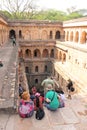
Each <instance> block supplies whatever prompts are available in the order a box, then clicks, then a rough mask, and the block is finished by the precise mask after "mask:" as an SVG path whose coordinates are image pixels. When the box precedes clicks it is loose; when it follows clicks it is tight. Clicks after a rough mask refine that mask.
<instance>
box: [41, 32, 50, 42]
mask: <svg viewBox="0 0 87 130" xmlns="http://www.w3.org/2000/svg"><path fill="white" fill-rule="evenodd" d="M41 37H42V39H43V40H46V39H48V36H47V31H46V30H43V31H42V36H41Z"/></svg>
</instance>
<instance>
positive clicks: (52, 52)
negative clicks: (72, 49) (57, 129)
mask: <svg viewBox="0 0 87 130" xmlns="http://www.w3.org/2000/svg"><path fill="white" fill-rule="evenodd" d="M50 57H51V58H54V49H51V52H50Z"/></svg>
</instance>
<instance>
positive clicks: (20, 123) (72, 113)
mask: <svg viewBox="0 0 87 130" xmlns="http://www.w3.org/2000/svg"><path fill="white" fill-rule="evenodd" d="M86 97H87V95H84V96H83V95H73V96H72V99H71V100H70V99H66V101H65V103H66V106H65V107H64V108H59V109H58V110H57V111H56V112H52V111H49V110H47V109H46V108H44V109H45V117H44V118H43V119H42V120H36V119H35V113H34V115H33V116H32V117H31V118H27V119H22V118H20V117H19V115H18V114H11V113H7V112H0V130H87V98H86Z"/></svg>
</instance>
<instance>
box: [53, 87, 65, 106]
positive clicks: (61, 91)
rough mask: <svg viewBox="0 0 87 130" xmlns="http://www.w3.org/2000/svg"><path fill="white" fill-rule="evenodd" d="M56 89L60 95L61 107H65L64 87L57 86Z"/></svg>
mask: <svg viewBox="0 0 87 130" xmlns="http://www.w3.org/2000/svg"><path fill="white" fill-rule="evenodd" d="M55 91H56V92H57V93H58V95H59V102H60V105H59V108H62V107H65V102H64V101H65V95H64V92H63V90H62V88H61V87H59V88H56V89H55Z"/></svg>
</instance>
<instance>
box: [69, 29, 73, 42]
mask: <svg viewBox="0 0 87 130" xmlns="http://www.w3.org/2000/svg"><path fill="white" fill-rule="evenodd" d="M70 41H71V42H72V41H73V31H72V32H71V33H70Z"/></svg>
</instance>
